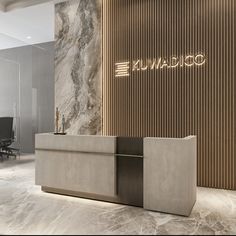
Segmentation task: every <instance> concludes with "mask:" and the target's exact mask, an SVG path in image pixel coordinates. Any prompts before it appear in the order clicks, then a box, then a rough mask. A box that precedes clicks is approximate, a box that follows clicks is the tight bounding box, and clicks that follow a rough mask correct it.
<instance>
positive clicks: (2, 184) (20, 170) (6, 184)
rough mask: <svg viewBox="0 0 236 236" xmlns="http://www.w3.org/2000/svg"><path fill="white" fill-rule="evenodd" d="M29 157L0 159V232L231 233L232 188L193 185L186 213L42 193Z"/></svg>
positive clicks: (235, 215)
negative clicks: (193, 202) (191, 201)
mask: <svg viewBox="0 0 236 236" xmlns="http://www.w3.org/2000/svg"><path fill="white" fill-rule="evenodd" d="M34 173H35V169H34V157H33V156H23V157H21V159H20V160H19V159H18V160H11V161H5V162H3V163H0V234H19V235H22V234H46V235H50V234H53V235H58V234H59V235H63V234H81V235H82V234H85V235H88V234H96V235H100V234H101V235H103V234H105V235H113V234H114V235H115V234H118V235H122V234H126V235H132V234H135V235H136V234H137V235H138V234H153V235H158V234H161V235H163V234H164V235H167V234H175V235H180V234H184V235H189V234H193V235H199V234H203V235H214V234H220V235H221V234H223V235H226V234H236V192H234V191H225V190H216V189H207V188H198V196H197V203H196V205H195V207H194V209H193V211H192V214H191V216H190V217H189V218H187V217H180V216H173V215H168V214H162V213H157V212H150V211H146V210H144V209H142V208H135V207H130V206H123V205H117V204H112V203H106V202H99V201H92V200H87V199H80V198H74V197H67V196H60V195H54V194H49V193H44V192H42V191H41V188H40V187H38V186H35V184H34Z"/></svg>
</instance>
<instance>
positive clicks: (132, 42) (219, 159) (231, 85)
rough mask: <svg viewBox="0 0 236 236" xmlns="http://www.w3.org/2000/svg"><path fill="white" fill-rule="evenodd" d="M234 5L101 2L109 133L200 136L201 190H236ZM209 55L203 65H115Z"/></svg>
mask: <svg viewBox="0 0 236 236" xmlns="http://www.w3.org/2000/svg"><path fill="white" fill-rule="evenodd" d="M235 25H236V2H235V1H234V0H227V1H224V0H178V1H176V0H145V1H144V0H130V1H127V0H113V1H110V0H103V61H104V63H103V133H104V134H105V135H117V136H157V137H185V136H188V135H197V143H198V185H200V186H207V187H216V188H227V189H236V160H235V156H236V150H235V148H236V139H235V132H236V81H235V77H236V71H235V70H236V68H235V56H236V55H235V54H236V51H235V39H236V35H235V34H236V31H235ZM199 53H201V54H204V55H205V56H206V62H205V64H204V65H202V66H192V67H188V66H183V67H180V66H178V67H175V68H167V66H165V67H164V68H163V69H158V70H150V69H147V70H144V71H134V72H132V70H130V71H129V72H130V76H126V77H115V68H116V67H115V63H116V62H126V61H129V62H130V64H132V61H133V60H137V59H144V60H146V59H153V58H157V57H164V58H165V57H167V58H169V57H171V56H181V55H184V56H187V55H189V54H199Z"/></svg>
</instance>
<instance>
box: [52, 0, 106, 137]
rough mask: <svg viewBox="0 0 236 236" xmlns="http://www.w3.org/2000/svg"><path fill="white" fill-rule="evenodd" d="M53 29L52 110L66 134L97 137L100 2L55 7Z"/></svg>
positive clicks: (92, 0) (78, 1) (89, 0)
mask: <svg viewBox="0 0 236 236" xmlns="http://www.w3.org/2000/svg"><path fill="white" fill-rule="evenodd" d="M55 27H56V32H55V42H56V43H55V107H58V108H59V111H60V113H61V114H64V115H65V119H66V124H65V128H66V132H68V133H69V134H89V135H90V134H92V135H96V134H100V133H101V122H102V121H101V67H102V59H101V58H102V57H101V35H102V33H101V0H71V1H66V2H63V3H59V4H57V5H56V20H55ZM60 120H61V118H60Z"/></svg>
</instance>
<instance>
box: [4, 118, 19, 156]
mask: <svg viewBox="0 0 236 236" xmlns="http://www.w3.org/2000/svg"><path fill="white" fill-rule="evenodd" d="M12 128H13V117H0V157H1V159H2V160H3V156H4V155H5V156H7V158H9V157H10V156H14V157H16V154H15V152H19V150H18V149H14V148H11V147H10V146H11V145H12V143H13V142H14V131H13V129H12Z"/></svg>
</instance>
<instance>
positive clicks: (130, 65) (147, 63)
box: [115, 54, 206, 77]
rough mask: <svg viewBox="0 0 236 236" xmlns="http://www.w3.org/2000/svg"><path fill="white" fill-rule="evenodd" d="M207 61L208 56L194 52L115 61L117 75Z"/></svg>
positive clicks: (193, 64) (125, 75)
mask: <svg viewBox="0 0 236 236" xmlns="http://www.w3.org/2000/svg"><path fill="white" fill-rule="evenodd" d="M205 63H206V57H205V55H203V54H194V55H187V56H179V57H177V56H171V57H170V58H164V57H159V58H154V59H147V60H142V59H138V60H134V61H132V62H130V61H125V62H118V63H115V77H128V76H130V74H131V73H134V72H142V71H153V70H162V69H173V68H176V67H184V66H186V67H192V66H202V65H204V64H205Z"/></svg>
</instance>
